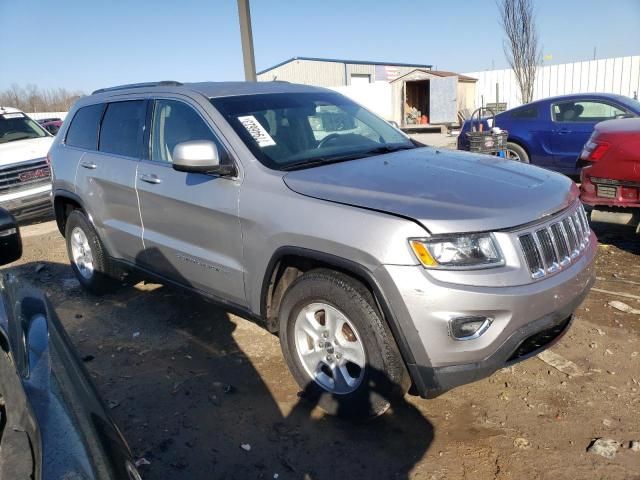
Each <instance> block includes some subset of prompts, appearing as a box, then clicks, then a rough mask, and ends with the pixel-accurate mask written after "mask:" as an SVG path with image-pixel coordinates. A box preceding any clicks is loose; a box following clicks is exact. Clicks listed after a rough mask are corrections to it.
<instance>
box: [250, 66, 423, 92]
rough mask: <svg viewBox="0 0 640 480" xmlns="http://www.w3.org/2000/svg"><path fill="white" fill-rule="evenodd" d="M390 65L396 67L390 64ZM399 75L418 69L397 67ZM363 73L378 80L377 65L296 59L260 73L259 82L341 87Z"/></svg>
mask: <svg viewBox="0 0 640 480" xmlns="http://www.w3.org/2000/svg"><path fill="white" fill-rule="evenodd" d="M389 66H390V67H395V65H393V64H389ZM396 68H397V69H398V71H399V75H404V74H406V73H409V72H411V71H413V70H415V69H416V67H396ZM352 73H361V74H368V75H371V81H372V82H374V81H376V78H375V73H376V66H375V65H367V64H353V63H347V64H346V82H345V64H344V63H339V62H322V61H314V60H294V61H292V62H290V63H285V64H284V65H280V66H279V67H276V68H273V69H271V70H269V71H268V72H265V73H262V74H259V75H258V81H259V82H271V81H273V80H285V81H287V82H292V83H302V84H305V85H316V86H318V87H340V86H344V85H349V84H350V83H351V74H352Z"/></svg>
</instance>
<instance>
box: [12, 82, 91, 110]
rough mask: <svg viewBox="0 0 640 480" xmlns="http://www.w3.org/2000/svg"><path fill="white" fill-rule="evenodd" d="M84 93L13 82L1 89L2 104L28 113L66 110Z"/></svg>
mask: <svg viewBox="0 0 640 480" xmlns="http://www.w3.org/2000/svg"><path fill="white" fill-rule="evenodd" d="M84 95H85V93H84V92H82V91H80V90H67V89H66V88H49V89H40V88H38V87H37V86H36V85H33V84H28V85H26V86H24V87H21V86H20V85H17V84H13V85H11V86H10V87H9V88H7V89H6V90H0V106H2V107H14V108H17V109H19V110H22V111H23V112H27V113H34V112H66V111H68V110H69V109H70V108H71V105H73V103H74V102H75V101H76V100H78V98H80V97H82V96H84Z"/></svg>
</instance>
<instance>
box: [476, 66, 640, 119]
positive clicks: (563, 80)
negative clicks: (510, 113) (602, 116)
mask: <svg viewBox="0 0 640 480" xmlns="http://www.w3.org/2000/svg"><path fill="white" fill-rule="evenodd" d="M464 75H468V76H469V77H473V78H477V79H478V83H477V84H476V98H475V104H476V107H479V106H480V104H481V96H484V103H485V104H486V103H489V102H491V103H493V102H495V101H496V83H497V84H498V85H499V89H500V97H499V101H500V102H507V108H513V107H516V106H518V105H521V104H522V101H521V99H520V93H519V89H518V84H517V83H516V79H515V75H514V73H513V70H511V69H506V70H488V71H485V72H471V73H465V74H464ZM587 92H607V93H617V94H620V95H625V96H627V97H633V95H634V92H637V94H638V96H640V55H636V56H632V57H615V58H606V59H602V60H590V61H586V62H575V63H564V64H560V65H545V66H540V67H538V73H537V75H536V84H535V88H534V94H533V96H534V100H538V99H540V98H545V97H552V96H554V95H565V94H569V93H587Z"/></svg>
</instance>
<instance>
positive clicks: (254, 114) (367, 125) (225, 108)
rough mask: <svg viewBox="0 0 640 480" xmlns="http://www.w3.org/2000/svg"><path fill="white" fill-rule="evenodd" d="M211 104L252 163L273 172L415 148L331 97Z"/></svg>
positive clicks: (248, 98) (283, 96)
mask: <svg viewBox="0 0 640 480" xmlns="http://www.w3.org/2000/svg"><path fill="white" fill-rule="evenodd" d="M211 103H212V104H213V105H214V106H215V107H216V108H217V109H218V110H219V111H220V113H221V114H222V115H223V116H224V117H225V118H226V120H227V121H228V122H229V124H230V125H231V126H232V127H233V129H234V130H235V132H236V133H237V134H238V135H239V136H240V138H241V139H242V140H243V141H244V143H245V144H246V145H247V147H249V149H250V150H251V151H252V153H253V154H254V155H255V156H256V158H257V159H258V160H259V161H260V162H262V163H263V164H264V165H266V166H267V167H269V168H274V169H278V170H289V169H292V168H297V167H301V168H305V167H310V166H315V165H319V164H323V163H331V162H334V161H341V160H351V159H355V158H362V157H365V156H368V155H373V154H376V153H384V152H390V151H394V150H397V149H406V148H414V147H415V145H414V144H413V143H412V142H411V140H409V138H408V137H406V136H405V135H404V134H403V133H402V132H400V131H399V130H397V129H396V128H394V127H392V126H391V125H390V124H389V123H388V122H386V121H384V120H383V119H381V118H379V117H377V116H376V115H374V114H372V113H371V112H369V111H367V110H365V109H364V108H362V107H361V106H359V105H358V104H356V103H354V102H352V101H351V100H349V99H348V98H346V97H344V96H342V95H339V94H337V93H331V92H326V93H325V92H317V93H316V92H312V93H275V94H260V95H244V96H237V97H224V98H214V99H212V100H211Z"/></svg>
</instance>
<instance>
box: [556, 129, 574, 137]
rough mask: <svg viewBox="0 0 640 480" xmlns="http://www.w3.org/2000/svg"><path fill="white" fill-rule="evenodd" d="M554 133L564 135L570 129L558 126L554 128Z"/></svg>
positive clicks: (569, 131)
mask: <svg viewBox="0 0 640 480" xmlns="http://www.w3.org/2000/svg"><path fill="white" fill-rule="evenodd" d="M556 133H557V134H558V135H566V134H567V133H571V130H569V129H568V128H560V129H558V130H556Z"/></svg>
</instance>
